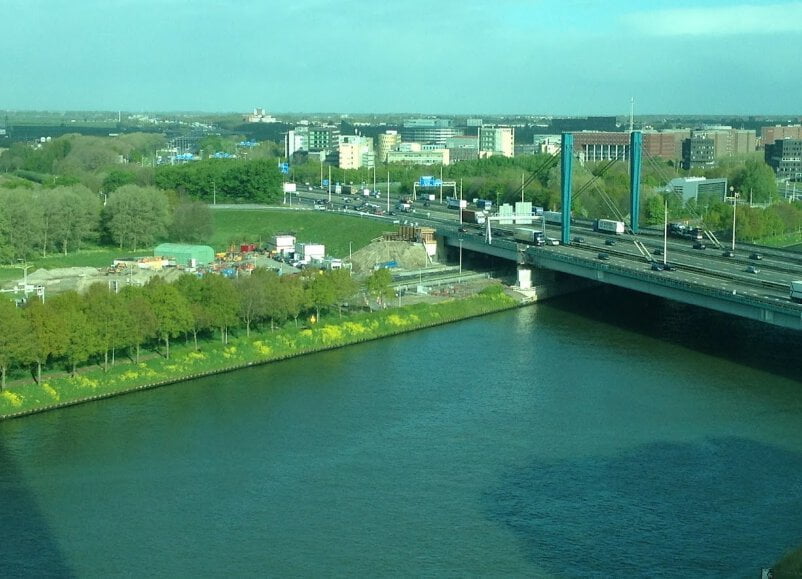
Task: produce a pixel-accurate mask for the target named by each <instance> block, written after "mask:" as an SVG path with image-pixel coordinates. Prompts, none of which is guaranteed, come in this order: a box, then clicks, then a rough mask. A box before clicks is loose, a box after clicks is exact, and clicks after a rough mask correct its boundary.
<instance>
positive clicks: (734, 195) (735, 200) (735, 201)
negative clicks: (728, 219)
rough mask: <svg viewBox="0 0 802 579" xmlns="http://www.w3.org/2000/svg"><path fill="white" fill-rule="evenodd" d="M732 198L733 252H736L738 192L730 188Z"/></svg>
mask: <svg viewBox="0 0 802 579" xmlns="http://www.w3.org/2000/svg"><path fill="white" fill-rule="evenodd" d="M730 197H732V247H731V248H730V249H731V251H735V208H736V207H737V206H738V192H737V191H736V190H735V187H732V186H730Z"/></svg>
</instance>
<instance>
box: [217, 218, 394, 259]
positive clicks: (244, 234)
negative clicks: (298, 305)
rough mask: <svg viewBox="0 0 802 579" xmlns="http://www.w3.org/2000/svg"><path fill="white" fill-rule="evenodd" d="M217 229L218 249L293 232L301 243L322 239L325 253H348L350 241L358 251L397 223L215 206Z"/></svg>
mask: <svg viewBox="0 0 802 579" xmlns="http://www.w3.org/2000/svg"><path fill="white" fill-rule="evenodd" d="M213 215H214V224H215V233H214V235H213V236H212V238H211V239H210V240H209V245H211V246H212V247H214V248H215V250H216V251H221V250H224V249H225V248H226V247H228V246H229V245H232V244H234V245H239V244H241V243H260V242H265V241H267V240H269V239H270V237H271V236H273V235H275V234H277V233H293V234H295V236H296V239H297V240H298V242H300V243H323V244H325V246H326V253H328V254H329V255H332V256H335V257H347V256H348V249H349V243H350V244H351V249H352V250H353V251H356V250H357V249H360V248H362V247H364V246H366V245H367V244H368V243H370V241H371V240H372V239H374V238H376V237H378V236H379V235H381V233H382V232H383V231H392V230H394V229H395V228H396V225H393V224H392V223H389V222H386V221H379V220H376V219H370V218H366V217H354V216H348V215H341V214H338V213H329V212H324V211H279V210H253V211H247V210H242V209H216V210H215V211H214V213H213Z"/></svg>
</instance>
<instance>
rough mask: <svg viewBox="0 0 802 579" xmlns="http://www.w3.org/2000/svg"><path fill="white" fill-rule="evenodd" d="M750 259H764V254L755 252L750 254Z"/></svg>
mask: <svg viewBox="0 0 802 579" xmlns="http://www.w3.org/2000/svg"><path fill="white" fill-rule="evenodd" d="M749 259H763V256H762V255H760V254H759V253H757V252H755V253H753V254H751V255H750V256H749Z"/></svg>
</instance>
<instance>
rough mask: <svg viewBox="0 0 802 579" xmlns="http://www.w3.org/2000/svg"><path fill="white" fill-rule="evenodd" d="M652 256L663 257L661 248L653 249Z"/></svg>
mask: <svg viewBox="0 0 802 579" xmlns="http://www.w3.org/2000/svg"><path fill="white" fill-rule="evenodd" d="M652 255H663V248H662V247H655V248H654V249H653V250H652Z"/></svg>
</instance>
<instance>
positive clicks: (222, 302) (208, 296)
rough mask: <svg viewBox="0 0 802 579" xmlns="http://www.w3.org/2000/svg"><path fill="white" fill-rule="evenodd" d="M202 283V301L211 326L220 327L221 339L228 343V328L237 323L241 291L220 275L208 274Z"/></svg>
mask: <svg viewBox="0 0 802 579" xmlns="http://www.w3.org/2000/svg"><path fill="white" fill-rule="evenodd" d="M201 281H202V283H201V303H202V304H203V306H204V308H205V309H206V312H207V315H208V321H209V324H210V325H211V326H214V327H216V328H219V329H220V339H221V340H222V341H223V343H224V344H228V329H229V327H231V326H232V325H234V324H236V323H237V317H238V312H239V309H240V307H239V297H240V296H239V293H238V292H237V288H236V287H235V286H234V283H233V282H232V281H231V280H230V279H228V278H226V277H223V276H220V275H207V276H205V277H204V278H203V279H202V280H201Z"/></svg>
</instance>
